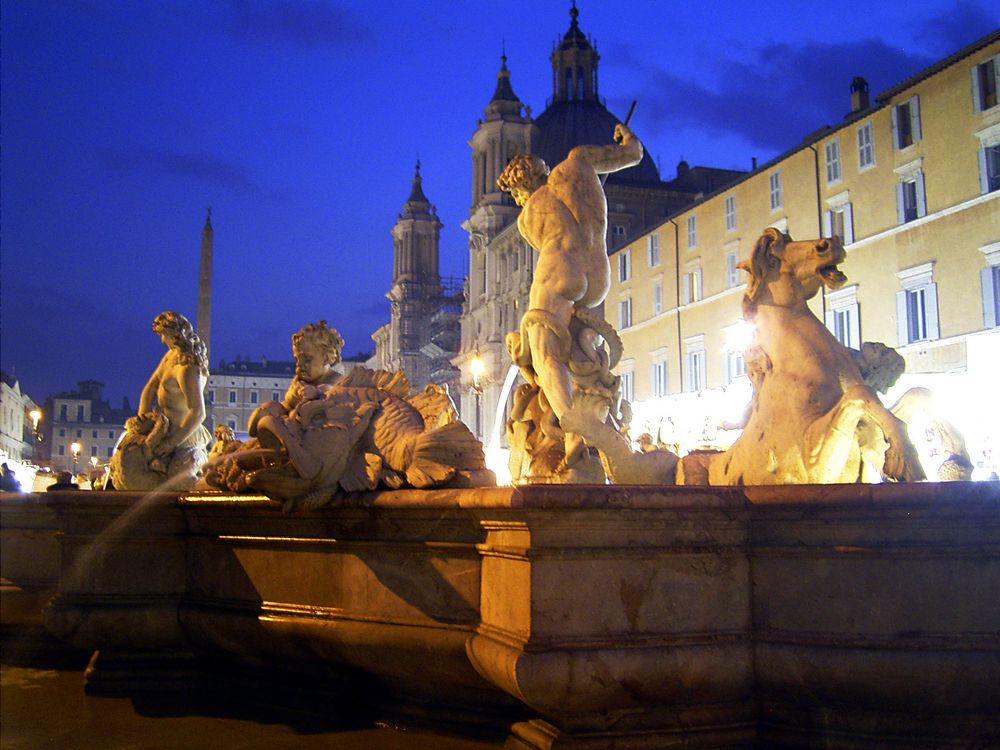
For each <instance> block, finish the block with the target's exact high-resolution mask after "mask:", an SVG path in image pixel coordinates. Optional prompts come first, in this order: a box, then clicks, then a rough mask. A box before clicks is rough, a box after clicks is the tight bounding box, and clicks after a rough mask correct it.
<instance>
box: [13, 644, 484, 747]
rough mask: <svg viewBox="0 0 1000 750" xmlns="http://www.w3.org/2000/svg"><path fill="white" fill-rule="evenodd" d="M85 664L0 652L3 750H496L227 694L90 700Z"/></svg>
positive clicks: (73, 657)
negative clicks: (284, 710)
mask: <svg viewBox="0 0 1000 750" xmlns="http://www.w3.org/2000/svg"><path fill="white" fill-rule="evenodd" d="M86 662H87V656H86V654H80V653H78V652H75V653H74V652H62V651H59V650H58V649H56V650H55V651H53V650H51V649H49V650H46V649H44V648H39V646H38V644H37V643H34V642H31V641H26V640H20V639H18V638H12V637H11V636H10V634H9V633H5V634H4V637H3V640H2V650H0V748H2V750H38V748H60V750H83V749H84V748H86V749H87V750H91V749H97V748H99V749H100V750H161V748H162V750H168V749H169V750H176V748H185V750H230V749H231V748H240V749H241V750H242V749H245V750H257V749H260V750H264V748H266V750H285V749H286V748H287V749H289V750H291V749H294V750H314V749H315V750H319V749H320V748H322V750H498V749H499V747H500V745H499V744H491V743H485V742H482V741H479V740H470V739H467V738H463V737H456V736H452V735H445V734H437V733H434V732H430V731H426V730H413V729H410V730H407V729H404V728H401V727H386V726H371V725H368V726H364V725H363V724H361V722H362V721H363V720H360V719H358V718H357V717H356V716H352V715H349V713H350V712H345V714H347V715H337V710H336V707H335V706H334V707H331V715H330V716H328V717H326V718H324V719H323V720H317V719H316V718H315V717H303V716H289V715H287V714H286V715H282V714H279V713H274V712H270V711H266V710H264V711H262V710H261V706H260V705H256V706H246V705H239V704H236V703H235V702H233V701H230V700H227V699H226V696H224V695H219V696H215V697H213V699H212V700H211V701H209V702H207V703H206V701H205V700H203V699H199V701H198V703H197V704H194V703H193V702H191V701H186V700H184V699H182V698H180V699H173V700H167V699H163V698H158V699H156V700H155V701H152V700H149V699H136V698H110V697H97V696H92V695H87V694H86V693H85V692H84V669H85V667H86Z"/></svg>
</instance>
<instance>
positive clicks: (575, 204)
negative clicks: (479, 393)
mask: <svg viewBox="0 0 1000 750" xmlns="http://www.w3.org/2000/svg"><path fill="white" fill-rule="evenodd" d="M614 140H615V143H614V144H611V145H608V146H577V147H576V148H574V149H573V150H571V151H570V152H569V155H568V156H567V157H566V159H565V160H564V161H562V162H560V163H559V164H558V165H556V167H555V168H554V169H552V171H551V172H549V169H548V167H547V166H546V165H545V162H544V161H542V160H541V159H539V158H538V157H537V156H532V155H518V156H515V157H514V158H513V159H511V161H510V163H509V164H508V165H507V168H506V169H504V171H503V173H502V174H501V175H500V177H499V178H498V179H497V185H498V186H499V187H500V189H501V190H505V191H507V192H509V193H510V194H511V196H512V197H513V198H514V202H515V203H517V205H519V206H521V207H522V210H521V213H520V215H519V216H518V219H517V227H518V229H519V230H520V232H521V235H522V236H523V237H524V238H525V239H526V240H527V241H528V243H529V244H530V245H531V246H532V247H534V248H536V249H537V250H538V252H539V257H538V263H537V265H536V266H535V272H534V277H533V280H532V282H531V290H530V292H529V309H528V311H527V312H526V313H525V315H524V318H523V319H522V322H521V331H522V342H521V346H522V347H524V346H527V348H529V349H530V355H531V366H532V368H533V370H534V374H535V378H536V381H537V385H538V387H539V388H540V389H541V391H542V393H544V395H545V398H546V399H547V401H548V403H549V405H550V406H551V408H552V411H553V413H554V414H555V415H556V417H557V418H559V419H561V418H562V417H563V415H564V414H565V413H566V412H567V411H569V410H570V409H571V408H572V406H573V380H572V376H571V373H570V369H569V366H568V361H569V358H570V351H571V348H572V341H571V338H570V333H569V327H570V320H571V319H572V317H573V314H574V311H575V310H577V309H581V308H594V307H597V306H598V305H600V304H601V303H602V302H603V301H604V298H605V297H606V296H607V293H608V289H609V288H610V285H611V266H610V264H609V263H608V248H607V242H606V239H605V238H606V235H607V223H608V204H607V199H606V198H605V196H604V188H603V187H602V185H601V179H600V177H599V176H598V175H601V174H606V173H608V172H617V171H618V170H620V169H626V168H628V167H631V166H634V165H636V164H638V163H639V162H640V160H641V159H642V144H641V143H640V142H639V140H638V139H637V138H636V137H635V136H634V135H633V134H632V131H631V130H629V129H628V127H626V126H625V125H622V124H620V123H619V124H618V125H616V126H615V131H614ZM525 334H526V336H527V341H526V342H525V341H524V337H525ZM565 447H566V460H565V463H566V465H571V464H573V463H574V462H575V461H576V460H577V459H578V458H579V457H580V455H581V454H582V451H583V449H584V445H583V441H582V440H581V439H580V438H579V436H575V435H571V434H570V433H567V435H566V446H565Z"/></svg>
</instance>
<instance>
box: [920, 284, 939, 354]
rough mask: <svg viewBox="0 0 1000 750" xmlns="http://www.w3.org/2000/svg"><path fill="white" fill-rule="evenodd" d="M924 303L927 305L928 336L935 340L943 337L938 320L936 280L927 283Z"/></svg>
mask: <svg viewBox="0 0 1000 750" xmlns="http://www.w3.org/2000/svg"><path fill="white" fill-rule="evenodd" d="M924 304H925V305H926V306H927V338H928V339H930V340H931V341H934V340H935V339H939V338H941V325H940V323H939V321H938V299H937V284H935V283H934V282H931V283H930V284H928V285H927V293H926V294H925V295H924Z"/></svg>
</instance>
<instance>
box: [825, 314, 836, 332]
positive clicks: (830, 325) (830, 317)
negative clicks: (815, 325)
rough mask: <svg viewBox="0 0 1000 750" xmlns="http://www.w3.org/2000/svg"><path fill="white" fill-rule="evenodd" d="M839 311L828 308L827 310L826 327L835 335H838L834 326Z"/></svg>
mask: <svg viewBox="0 0 1000 750" xmlns="http://www.w3.org/2000/svg"><path fill="white" fill-rule="evenodd" d="M836 317H837V312H836V311H835V310H830V309H828V310H827V311H826V329H827V330H828V331H829V332H830V333H832V334H833V335H834V336H836V335H837V333H836V331H837V329H836V328H835V327H834V320H836Z"/></svg>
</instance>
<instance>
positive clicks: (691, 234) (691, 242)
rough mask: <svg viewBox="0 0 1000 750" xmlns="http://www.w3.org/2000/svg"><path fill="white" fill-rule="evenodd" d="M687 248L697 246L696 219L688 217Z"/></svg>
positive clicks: (695, 217)
mask: <svg viewBox="0 0 1000 750" xmlns="http://www.w3.org/2000/svg"><path fill="white" fill-rule="evenodd" d="M687 235H688V247H695V246H696V245H697V244H698V217H697V216H688V220H687Z"/></svg>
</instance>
